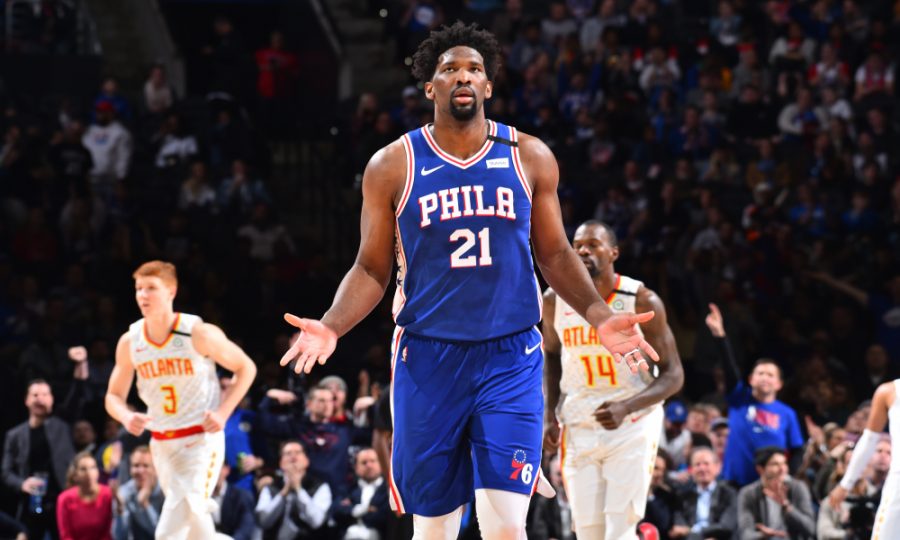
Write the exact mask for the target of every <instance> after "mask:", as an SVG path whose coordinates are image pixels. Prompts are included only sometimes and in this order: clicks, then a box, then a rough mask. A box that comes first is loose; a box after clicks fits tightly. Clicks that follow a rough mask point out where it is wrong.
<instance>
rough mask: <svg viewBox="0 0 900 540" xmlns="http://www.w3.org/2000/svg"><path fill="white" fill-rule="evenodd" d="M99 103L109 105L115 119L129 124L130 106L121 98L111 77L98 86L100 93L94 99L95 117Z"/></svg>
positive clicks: (117, 84)
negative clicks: (111, 107) (114, 114)
mask: <svg viewBox="0 0 900 540" xmlns="http://www.w3.org/2000/svg"><path fill="white" fill-rule="evenodd" d="M101 103H109V104H111V105H112V106H113V110H114V111H115V113H116V118H118V119H120V120H121V121H122V122H125V123H129V122H131V120H132V113H131V105H129V104H128V100H127V99H125V96H123V95H122V93H121V91H120V90H119V83H118V81H116V80H115V79H114V78H112V77H109V78H107V79H105V80H104V81H103V84H102V85H101V86H100V93H99V94H98V95H97V97H96V98H95V99H94V111H95V115H96V113H97V110H98V109H97V108H98V107H99V106H100V104H101ZM95 118H96V116H95Z"/></svg>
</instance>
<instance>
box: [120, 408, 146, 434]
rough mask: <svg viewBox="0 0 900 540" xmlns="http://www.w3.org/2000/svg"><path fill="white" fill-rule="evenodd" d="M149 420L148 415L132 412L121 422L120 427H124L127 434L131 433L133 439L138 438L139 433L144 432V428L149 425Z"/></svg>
mask: <svg viewBox="0 0 900 540" xmlns="http://www.w3.org/2000/svg"><path fill="white" fill-rule="evenodd" d="M150 420H152V419H151V418H150V416H149V415H146V414H144V413H139V412H137V411H132V412H130V413H129V414H128V418H126V419H125V421H124V422H122V425H123V426H125V430H126V431H128V433H131V434H132V435H134V436H135V437H140V435H141V433H143V432H144V428H146V427H147V424H149V423H150Z"/></svg>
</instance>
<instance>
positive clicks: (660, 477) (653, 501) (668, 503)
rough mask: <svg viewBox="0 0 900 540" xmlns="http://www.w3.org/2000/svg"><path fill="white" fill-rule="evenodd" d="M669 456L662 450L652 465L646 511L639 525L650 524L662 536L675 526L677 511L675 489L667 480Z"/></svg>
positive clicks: (669, 468)
mask: <svg viewBox="0 0 900 540" xmlns="http://www.w3.org/2000/svg"><path fill="white" fill-rule="evenodd" d="M671 461H672V460H671V459H670V458H669V454H668V453H666V451H665V450H663V449H662V448H660V449H659V452H658V454H657V456H656V461H655V462H654V464H653V475H652V476H651V477H650V495H649V496H648V497H647V509H646V511H645V513H644V519H643V521H641V523H650V524H652V525H653V526H655V527H656V528H657V529H658V530H660V531H662V534H666V533H667V532H668V531H670V530H671V529H672V526H673V525H674V524H675V512H676V511H677V510H678V499H677V497H676V492H677V489H676V488H675V487H674V486H673V485H672V483H671V482H670V481H669V480H668V478H667V474H668V471H669V470H671Z"/></svg>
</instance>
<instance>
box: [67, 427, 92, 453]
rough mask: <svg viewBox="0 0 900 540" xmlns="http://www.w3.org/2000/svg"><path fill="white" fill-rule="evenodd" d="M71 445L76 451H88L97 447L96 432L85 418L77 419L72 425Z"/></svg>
mask: <svg viewBox="0 0 900 540" xmlns="http://www.w3.org/2000/svg"><path fill="white" fill-rule="evenodd" d="M72 445H73V446H74V448H75V451H76V452H90V453H91V454H93V453H94V451H95V450H96V449H97V432H96V431H94V426H93V425H92V424H91V423H90V422H88V421H87V420H78V421H77V422H75V423H74V424H73V425H72Z"/></svg>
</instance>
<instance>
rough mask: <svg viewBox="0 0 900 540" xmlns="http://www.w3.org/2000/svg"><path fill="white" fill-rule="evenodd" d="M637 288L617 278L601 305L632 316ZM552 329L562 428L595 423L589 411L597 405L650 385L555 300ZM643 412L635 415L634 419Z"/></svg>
mask: <svg viewBox="0 0 900 540" xmlns="http://www.w3.org/2000/svg"><path fill="white" fill-rule="evenodd" d="M642 285H643V283H641V282H640V281H637V280H635V279H632V278H630V277H627V276H622V275H619V274H616V284H615V286H614V287H613V292H612V293H611V294H610V295H609V297H608V298H607V299H606V303H607V304H609V307H610V308H611V309H612V310H613V311H614V312H623V311H630V312H634V310H635V303H636V300H637V291H638V289H639V288H640V287H641V286H642ZM553 325H554V327H555V328H556V332H557V334H559V341H560V343H561V344H562V354H561V360H562V378H561V380H560V391H561V392H562V395H563V396H564V397H563V401H562V403H560V405H559V411H557V412H558V416H559V419H560V421H561V422H562V423H563V424H565V425H570V426H571V425H576V424H586V425H591V426H593V425H595V424H596V422H597V421H596V420H595V419H594V416H593V412H594V410H596V409H597V407H598V406H600V404H602V403H603V402H604V401H614V400H615V401H619V400H622V399H626V398H629V397H631V396H633V395H635V394H637V393H638V392H640V391H641V390H643V389H644V388H646V387H647V385H648V384H649V382H650V380H651V378H650V376H649V375H647V374H646V372H639V373H636V374H635V373H632V372H631V370H630V369H629V368H628V367H627V366H626V365H625V364H624V363H617V362H616V361H615V359H613V356H612V354H611V353H610V352H609V351H608V350H607V349H606V347H604V346H603V345H602V344H601V343H600V339H599V337H598V335H597V329H596V328H594V327H593V326H591V325H590V324H588V322H587V321H586V320H584V318H582V317H581V315H579V314H578V313H576V312H575V310H574V309H572V308H571V307H570V306H569V305H568V304H566V302H565V301H564V300H563V299H562V298H560V297H559V296H557V297H556V312H555V313H554V315H553ZM639 331H640V330H639ZM645 413H646V411H636V412H635V413H633V416H634V417H635V418H637V417H639V416H642V415H644V414H645Z"/></svg>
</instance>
